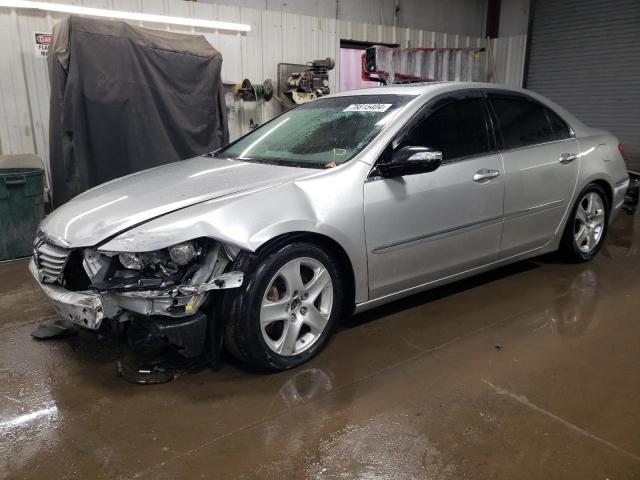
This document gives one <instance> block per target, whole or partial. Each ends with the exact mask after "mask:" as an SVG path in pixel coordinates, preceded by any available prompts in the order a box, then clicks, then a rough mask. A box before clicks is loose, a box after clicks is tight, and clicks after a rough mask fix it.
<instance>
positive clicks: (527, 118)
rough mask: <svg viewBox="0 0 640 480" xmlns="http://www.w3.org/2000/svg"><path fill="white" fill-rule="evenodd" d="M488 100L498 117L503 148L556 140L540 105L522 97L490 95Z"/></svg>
mask: <svg viewBox="0 0 640 480" xmlns="http://www.w3.org/2000/svg"><path fill="white" fill-rule="evenodd" d="M490 100H491V104H492V105H493V109H494V111H495V113H496V116H497V117H498V123H499V125H500V129H501V131H502V139H503V141H504V148H505V149H512V148H520V147H526V146H528V145H536V144H539V143H546V142H552V141H554V140H556V137H555V135H554V132H553V129H552V128H551V123H550V122H549V119H548V118H547V114H546V111H545V110H546V109H545V108H544V107H543V106H542V105H539V104H537V103H534V102H529V101H527V100H524V99H523V100H520V99H511V98H509V99H507V98H500V97H498V98H491V97H490Z"/></svg>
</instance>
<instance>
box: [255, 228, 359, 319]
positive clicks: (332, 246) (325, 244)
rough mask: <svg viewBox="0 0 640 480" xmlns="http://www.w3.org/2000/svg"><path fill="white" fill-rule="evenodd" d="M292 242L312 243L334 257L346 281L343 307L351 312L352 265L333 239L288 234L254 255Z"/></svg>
mask: <svg viewBox="0 0 640 480" xmlns="http://www.w3.org/2000/svg"><path fill="white" fill-rule="evenodd" d="M292 242H308V243H313V244H315V245H318V246H320V247H322V248H324V250H325V251H326V252H327V253H329V254H331V255H333V256H334V258H335V259H336V260H337V261H338V264H339V265H340V268H341V270H342V274H343V278H344V279H345V280H346V291H345V299H346V302H347V305H345V307H346V308H347V309H351V310H352V309H353V308H354V307H355V285H356V281H355V274H354V271H353V265H352V264H351V260H350V259H349V255H347V252H345V250H344V248H342V246H341V245H340V244H339V243H338V242H336V241H335V240H334V239H332V238H330V237H327V236H326V235H322V234H319V233H314V232H290V233H285V234H283V235H279V236H277V237H275V238H272V239H271V240H269V241H268V242H266V243H264V244H263V245H261V246H260V247H259V248H258V250H257V252H256V253H257V254H263V253H264V252H267V251H270V250H273V249H275V248H278V247H280V246H282V245H285V244H288V243H292Z"/></svg>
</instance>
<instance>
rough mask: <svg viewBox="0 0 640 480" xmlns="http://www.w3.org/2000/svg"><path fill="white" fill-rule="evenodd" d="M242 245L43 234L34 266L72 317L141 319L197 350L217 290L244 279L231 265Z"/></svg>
mask: <svg viewBox="0 0 640 480" xmlns="http://www.w3.org/2000/svg"><path fill="white" fill-rule="evenodd" d="M237 253H238V250H237V249H236V248H234V247H231V246H226V245H223V244H221V243H220V242H217V241H214V240H211V239H208V238H199V239H195V240H190V241H187V242H182V243H179V244H176V245H173V246H170V247H168V248H164V249H161V250H157V251H153V252H139V253H138V252H135V253H132V252H106V251H102V250H99V249H96V248H77V249H69V248H65V247H64V246H62V245H61V242H55V241H52V240H51V239H49V238H47V237H46V236H44V235H40V236H39V237H38V239H37V240H36V243H35V245H34V254H33V258H32V260H31V263H30V265H29V268H30V270H31V272H32V274H33V275H34V277H35V278H36V279H37V280H38V283H39V284H40V286H41V287H42V289H43V291H44V292H45V293H46V294H47V296H48V297H49V299H50V300H51V302H52V304H53V306H54V308H55V310H56V312H57V313H58V314H59V315H60V316H61V317H62V318H64V319H65V320H67V321H71V322H73V323H75V324H77V325H80V326H82V327H85V328H88V329H92V330H98V329H100V328H101V326H102V324H103V321H104V320H105V319H110V320H114V321H116V322H117V324H118V325H119V324H121V323H124V322H129V321H135V322H136V323H139V324H140V325H144V326H145V328H147V330H149V331H150V332H151V333H153V334H155V335H157V336H159V337H161V338H164V339H165V340H167V341H168V342H169V343H170V344H172V345H173V346H175V347H177V348H178V349H179V350H180V351H181V353H183V355H185V356H195V355H198V354H199V353H200V351H201V350H202V348H201V346H202V342H204V337H205V332H206V325H207V318H208V316H209V314H208V312H206V311H204V310H205V309H204V308H201V307H203V305H205V302H206V300H207V298H208V296H209V294H210V292H211V291H214V290H221V289H229V288H237V287H239V286H241V285H242V282H243V273H242V272H233V271H232V272H228V271H226V270H228V267H229V266H230V264H231V262H232V261H233V259H234V258H235V255H236V254H237Z"/></svg>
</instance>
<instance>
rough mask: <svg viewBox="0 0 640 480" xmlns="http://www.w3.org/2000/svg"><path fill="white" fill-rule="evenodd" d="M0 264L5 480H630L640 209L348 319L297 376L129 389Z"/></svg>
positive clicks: (639, 419)
mask: <svg viewBox="0 0 640 480" xmlns="http://www.w3.org/2000/svg"><path fill="white" fill-rule="evenodd" d="M52 316H53V312H52V310H51V308H50V307H49V306H48V305H47V302H46V300H45V298H44V296H43V295H42V294H41V293H40V292H39V291H38V289H37V286H36V285H35V283H34V281H33V280H32V279H31V278H29V275H28V272H27V265H26V263H25V262H15V263H11V264H5V265H0V477H4V478H16V479H17V478H20V479H31V478H33V479H42V478H56V479H58V478H80V479H87V478H91V479H103V478H117V479H128V478H143V479H181V478H185V479H186V478H188V479H194V478H216V479H217V478H220V479H233V478H246V479H249V478H259V479H271V478H273V479H281V478H296V479H297V478H317V479H325V478H327V479H328V478H331V479H334V478H340V479H342V478H345V479H405V478H426V479H432V478H437V479H449V478H451V479H454V478H455V479H459V478H472V479H485V478H486V479H489V478H491V479H495V478H504V479H515V478H517V479H529V478H530V479H541V478H545V479H555V478H562V479H567V478H575V479H591V478H593V479H602V480H604V479H611V480H614V479H626V478H640V217H639V216H635V217H632V216H629V215H620V216H619V217H618V219H617V220H616V221H615V223H614V224H613V226H612V230H611V232H610V237H609V239H608V241H607V243H606V245H605V247H604V249H603V250H602V251H601V253H600V255H599V256H598V258H597V259H596V260H595V261H593V262H591V263H589V264H583V265H566V264H563V263H560V262H558V261H556V260H553V259H552V258H543V259H539V260H536V261H529V262H524V263H520V264H517V265H514V266H510V267H507V268H503V269H501V270H498V271H496V272H492V273H490V274H486V275H482V276H480V277H476V278H474V279H470V280H467V281H464V282H461V283H457V284H455V285H452V286H448V287H445V288H441V289H438V290H435V291H432V292H428V293H425V294H422V295H418V296H415V297H412V298H410V299H407V300H404V301H400V302H397V303H394V304H392V305H389V306H385V307H382V308H380V309H378V310H375V311H372V312H368V313H366V314H363V315H360V316H356V317H354V318H353V319H352V320H351V321H349V322H348V323H347V324H346V325H344V326H342V327H341V328H340V330H339V331H338V332H336V334H335V336H334V337H333V339H332V341H331V342H330V343H329V345H328V348H327V349H326V350H325V351H324V352H323V353H322V354H321V355H320V356H319V357H317V358H316V359H314V360H313V361H312V362H310V363H309V364H307V365H304V366H303V367H301V368H298V369H297V370H294V371H290V372H286V373H281V374H275V375H259V374H255V373H251V372H248V371H246V370H244V369H242V368H241V367H239V366H237V365H234V364H229V363H227V364H225V365H224V367H223V368H222V370H221V371H219V372H212V371H209V370H202V371H199V372H197V373H192V374H189V375H186V376H183V377H180V378H178V379H177V380H176V381H174V382H171V383H167V384H162V385H154V386H137V385H133V384H130V383H127V382H125V381H124V380H122V379H121V378H118V377H117V376H116V369H115V364H114V359H115V348H114V345H113V343H112V342H111V341H109V340H106V339H101V338H99V337H97V336H94V335H91V334H88V333H81V334H79V335H76V336H73V337H69V338H66V339H60V340H54V341H48V342H36V341H35V340H32V339H31V338H30V336H29V334H30V332H31V331H32V330H33V329H34V328H35V327H37V326H38V325H39V324H40V323H42V322H43V321H44V320H46V319H49V318H51V317H52Z"/></svg>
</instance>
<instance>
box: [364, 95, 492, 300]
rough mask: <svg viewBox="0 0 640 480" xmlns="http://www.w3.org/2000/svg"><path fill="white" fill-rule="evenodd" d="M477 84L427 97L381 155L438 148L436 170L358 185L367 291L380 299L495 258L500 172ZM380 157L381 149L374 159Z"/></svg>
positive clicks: (378, 177) (374, 176)
mask: <svg viewBox="0 0 640 480" xmlns="http://www.w3.org/2000/svg"><path fill="white" fill-rule="evenodd" d="M481 95H482V94H481V92H480V91H479V90H471V91H468V92H465V91H460V92H456V93H455V94H449V95H447V96H443V97H440V98H438V99H437V100H434V101H432V102H431V103H429V104H428V105H427V106H426V107H425V109H424V110H423V112H421V114H420V115H419V116H418V117H417V118H416V119H415V121H414V122H412V123H411V124H410V125H409V126H408V128H407V129H406V130H405V132H404V133H403V134H401V135H400V137H399V138H398V139H396V140H395V141H394V142H393V143H392V145H390V146H389V147H388V149H387V152H386V153H387V154H388V155H390V154H391V151H392V150H393V149H394V148H395V149H398V148H402V147H404V146H423V147H429V148H430V149H432V150H437V151H441V152H442V154H443V162H442V165H441V166H440V167H439V168H438V169H437V170H435V171H433V172H429V173H423V174H419V175H406V176H403V177H397V178H382V177H380V176H377V175H376V174H375V169H374V171H373V172H372V174H371V176H370V178H369V179H368V181H367V182H366V183H365V186H364V198H365V231H366V241H367V250H368V261H369V292H370V295H371V297H372V298H379V297H381V296H384V295H388V294H391V293H394V292H398V291H401V290H406V289H410V288H412V287H416V286H419V285H424V284H426V283H430V282H432V281H435V280H438V279H441V278H444V277H448V276H451V275H455V274H457V273H460V272H463V271H465V270H469V269H473V268H474V267H478V266H480V265H484V264H486V263H490V262H492V261H494V260H496V259H497V257H498V254H499V249H500V235H501V232H502V213H503V200H504V198H503V196H504V180H503V179H504V176H503V166H502V158H501V156H500V154H499V153H497V151H496V145H495V138H494V136H493V131H492V129H491V126H490V119H489V111H488V107H487V105H486V102H485V100H484V99H483V98H482V96H481ZM384 160H385V155H383V158H381V159H380V161H384Z"/></svg>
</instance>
